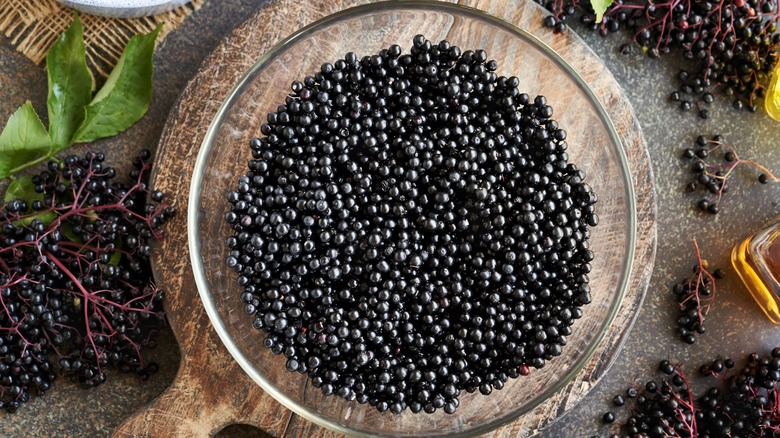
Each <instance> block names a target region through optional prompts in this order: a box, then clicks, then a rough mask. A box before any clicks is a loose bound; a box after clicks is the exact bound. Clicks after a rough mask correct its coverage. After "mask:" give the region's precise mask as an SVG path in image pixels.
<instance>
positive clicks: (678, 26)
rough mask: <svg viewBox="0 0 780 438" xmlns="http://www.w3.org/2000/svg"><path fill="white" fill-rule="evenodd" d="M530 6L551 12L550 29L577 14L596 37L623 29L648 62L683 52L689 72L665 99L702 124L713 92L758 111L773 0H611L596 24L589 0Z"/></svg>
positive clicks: (773, 22)
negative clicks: (693, 116)
mask: <svg viewBox="0 0 780 438" xmlns="http://www.w3.org/2000/svg"><path fill="white" fill-rule="evenodd" d="M536 1H537V2H538V3H539V4H541V5H543V6H546V7H547V9H548V10H550V11H551V12H552V13H553V16H550V17H547V18H545V21H544V23H545V25H547V26H549V27H552V28H554V29H555V30H556V31H559V32H560V31H563V30H564V29H565V24H564V20H566V19H567V17H570V16H572V15H574V14H575V13H576V11H577V10H579V11H580V12H581V15H580V21H581V22H582V23H584V24H585V25H587V26H588V27H589V28H590V29H592V30H594V31H599V33H600V34H601V35H602V36H606V35H608V34H609V33H613V32H617V31H619V30H620V29H626V30H627V31H628V32H629V33H630V34H631V35H632V38H633V40H634V42H636V43H637V44H639V45H640V46H641V47H642V50H643V51H644V52H646V53H647V55H648V56H649V57H650V58H658V57H659V56H660V55H662V54H668V53H670V52H672V51H674V52H679V53H680V54H682V56H683V58H684V60H685V61H684V62H686V63H687V64H688V65H689V68H688V69H687V70H681V71H680V72H679V74H678V80H679V88H678V90H677V91H674V92H672V93H671V94H670V100H672V101H673V102H677V103H678V104H679V107H680V109H681V110H682V111H691V110H694V109H695V110H697V111H698V113H699V115H700V117H702V118H705V119H706V118H708V117H709V115H710V113H709V109H708V108H706V106H707V105H709V104H710V103H712V102H713V100H714V96H713V93H722V94H724V95H726V96H727V97H729V98H730V99H732V102H733V106H734V108H736V109H743V108H744V109H748V110H750V111H752V112H755V111H757V110H758V99H760V98H763V97H764V94H765V92H766V86H767V84H768V82H769V81H768V76H769V74H770V73H771V71H772V68H773V67H774V65H775V64H776V63H777V56H778V55H777V48H778V43H780V34H778V33H777V32H776V31H777V23H778V20H780V12H779V11H778V4H777V0H703V1H699V0H680V1H671V0H667V1H652V2H650V1H647V0H615V1H614V2H613V3H612V5H611V6H610V7H609V8H608V9H607V11H606V13H605V14H604V18H603V20H602V21H601V22H600V23H597V22H596V21H595V15H594V13H593V9H592V7H591V5H590V2H589V1H585V2H583V1H581V0H536ZM621 51H622V52H623V53H629V52H631V46H630V45H628V44H626V45H623V46H622V47H621Z"/></svg>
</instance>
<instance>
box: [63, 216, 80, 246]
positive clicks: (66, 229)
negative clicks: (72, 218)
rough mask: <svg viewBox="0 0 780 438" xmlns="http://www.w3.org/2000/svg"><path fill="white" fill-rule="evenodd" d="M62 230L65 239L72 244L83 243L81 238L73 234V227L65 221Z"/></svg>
mask: <svg viewBox="0 0 780 438" xmlns="http://www.w3.org/2000/svg"><path fill="white" fill-rule="evenodd" d="M60 229H61V230H62V234H63V235H65V237H66V238H67V239H68V240H70V241H71V242H73V243H82V242H81V238H80V237H79V236H78V235H76V233H74V232H73V226H72V225H71V224H70V223H68V222H66V221H65V223H63V224H62V226H61V227H60Z"/></svg>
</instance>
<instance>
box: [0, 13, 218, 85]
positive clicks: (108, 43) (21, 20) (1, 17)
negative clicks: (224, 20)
mask: <svg viewBox="0 0 780 438" xmlns="http://www.w3.org/2000/svg"><path fill="white" fill-rule="evenodd" d="M204 1H205V0H192V2H191V3H189V4H187V5H185V6H182V7H179V8H177V9H174V10H172V11H170V12H166V13H163V14H159V15H153V16H151V17H142V18H124V19H122V18H106V17H98V16H94V15H88V14H81V15H80V16H81V20H82V22H83V23H84V42H85V44H86V46H87V60H88V62H89V64H90V65H91V66H92V70H93V72H94V73H96V74H98V75H101V76H108V73H110V72H111V68H112V67H113V66H114V65H115V64H116V62H117V60H118V59H119V56H120V55H121V54H122V50H123V49H124V47H125V45H126V44H127V40H129V39H130V37H132V36H133V35H135V34H137V33H148V32H150V31H152V30H153V29H154V28H156V27H157V25H158V24H160V23H163V28H162V31H161V32H160V36H159V38H158V41H161V40H162V39H163V38H165V35H167V34H168V33H169V32H170V31H172V30H173V29H176V28H177V27H178V26H179V25H180V24H181V23H182V22H183V21H184V20H185V19H186V18H187V17H188V16H189V15H190V14H191V13H192V12H193V11H195V10H197V9H198V8H200V6H201V5H202V4H203V2H204ZM72 18H73V11H72V10H71V9H69V8H67V7H65V6H62V5H61V4H60V3H58V2H56V1H55V0H0V32H3V34H4V35H5V36H6V37H8V38H10V40H11V44H12V45H13V46H15V47H16V49H17V50H18V51H20V52H22V53H23V54H24V55H26V56H27V57H28V58H30V59H31V60H33V61H34V62H35V63H36V64H41V63H42V62H43V60H44V59H46V52H47V51H48V50H49V47H51V45H52V44H54V41H56V39H57V37H58V36H59V35H60V34H62V32H64V31H65V29H67V28H68V26H69V25H70V22H71V20H72Z"/></svg>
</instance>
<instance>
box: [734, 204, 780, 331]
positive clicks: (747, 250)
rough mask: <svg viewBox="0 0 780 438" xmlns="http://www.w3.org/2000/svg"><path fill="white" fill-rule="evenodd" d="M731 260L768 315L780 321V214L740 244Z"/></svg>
mask: <svg viewBox="0 0 780 438" xmlns="http://www.w3.org/2000/svg"><path fill="white" fill-rule="evenodd" d="M731 263H732V264H733V265H734V269H735V270H736V271H737V273H738V274H739V276H740V278H741V279H742V282H743V283H745V286H746V287H747V288H748V290H749V291H750V293H751V295H753V298H754V299H755V300H756V302H757V303H758V304H759V306H760V307H761V309H762V310H763V311H764V313H765V314H766V316H767V317H768V318H769V319H770V320H771V321H772V322H773V323H775V324H780V217H778V218H776V219H775V220H774V221H772V222H771V223H769V224H768V225H766V226H765V227H764V228H762V229H761V230H759V231H758V232H756V233H755V234H754V235H752V236H750V237H748V238H747V239H745V240H744V241H742V242H740V243H739V244H737V245H736V246H735V247H734V250H733V251H732V253H731Z"/></svg>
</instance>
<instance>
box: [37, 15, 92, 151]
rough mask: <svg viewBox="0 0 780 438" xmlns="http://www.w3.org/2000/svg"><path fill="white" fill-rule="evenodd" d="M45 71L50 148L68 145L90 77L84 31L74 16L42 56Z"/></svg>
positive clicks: (89, 91)
mask: <svg viewBox="0 0 780 438" xmlns="http://www.w3.org/2000/svg"><path fill="white" fill-rule="evenodd" d="M46 68H47V70H48V73H49V98H48V107H49V135H50V136H51V140H52V143H53V144H54V149H55V152H56V151H60V150H62V149H65V148H66V147H68V146H69V145H70V144H71V141H70V140H71V138H73V134H74V133H75V132H76V128H78V127H79V125H81V122H82V121H83V120H84V108H85V107H86V106H87V105H88V104H89V101H90V100H91V99H92V86H93V79H92V75H91V74H90V72H89V68H88V67H87V58H86V49H85V48H84V31H83V27H82V25H81V20H79V16H78V15H74V16H73V22H72V23H71V25H70V27H69V28H68V30H66V31H65V33H63V34H62V35H60V37H59V39H57V42H56V43H54V45H53V46H52V47H51V49H49V53H48V54H47V55H46Z"/></svg>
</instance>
